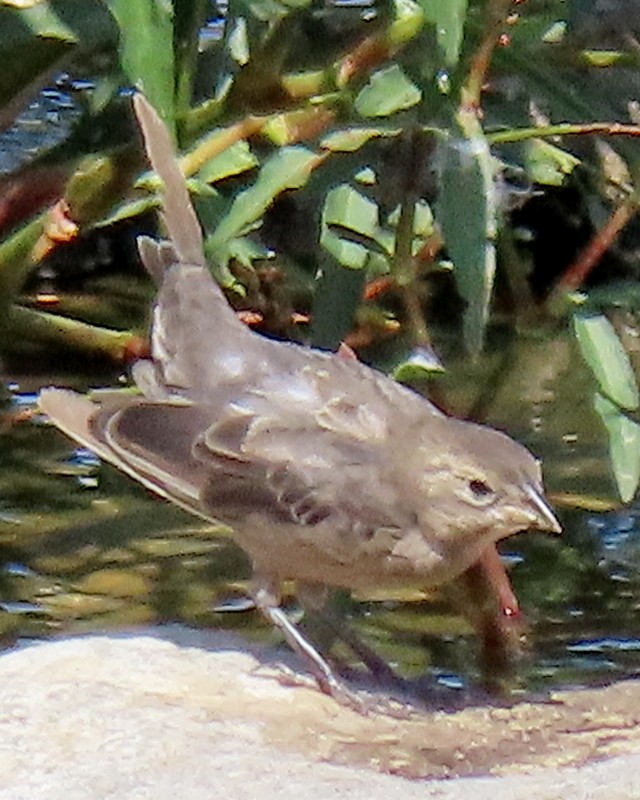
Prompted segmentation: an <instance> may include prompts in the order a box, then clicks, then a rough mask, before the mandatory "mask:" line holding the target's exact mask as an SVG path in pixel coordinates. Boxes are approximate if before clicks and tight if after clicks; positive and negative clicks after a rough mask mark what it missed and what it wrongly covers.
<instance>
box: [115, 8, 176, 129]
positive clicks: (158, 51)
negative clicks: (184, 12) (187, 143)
mask: <svg viewBox="0 0 640 800" xmlns="http://www.w3.org/2000/svg"><path fill="white" fill-rule="evenodd" d="M108 7H109V9H110V10H111V13H112V14H113V16H114V17H115V20H116V22H117V23H118V26H119V28H120V61H121V64H122V69H123V70H124V73H125V75H126V76H127V78H128V80H129V81H131V83H132V85H134V86H136V87H137V88H138V89H140V91H142V92H144V94H145V97H146V98H147V100H148V101H149V102H150V103H151V105H152V106H153V107H154V108H155V109H156V111H157V112H158V114H160V116H161V117H162V119H163V120H164V122H165V124H166V126H167V127H168V128H169V130H170V131H171V134H172V136H174V137H175V105H174V58H173V7H172V5H171V2H170V0H108Z"/></svg>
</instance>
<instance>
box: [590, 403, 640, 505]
mask: <svg viewBox="0 0 640 800" xmlns="http://www.w3.org/2000/svg"><path fill="white" fill-rule="evenodd" d="M594 405H595V409H596V411H597V413H598V414H599V415H600V417H601V419H602V421H603V423H604V425H605V427H606V429H607V432H608V434H609V453H610V455H611V465H612V467H613V474H614V477H615V479H616V484H617V486H618V492H619V493H620V498H621V500H622V502H623V503H628V502H629V501H630V500H632V499H633V498H634V496H635V494H636V492H637V490H638V484H639V483H640V425H638V423H637V422H634V420H632V419H629V417H627V416H625V415H624V414H623V413H621V411H620V409H619V408H618V407H617V406H615V405H614V404H613V403H612V402H611V401H610V400H608V399H607V398H606V397H603V396H602V395H601V394H600V393H598V392H596V396H595V403H594Z"/></svg>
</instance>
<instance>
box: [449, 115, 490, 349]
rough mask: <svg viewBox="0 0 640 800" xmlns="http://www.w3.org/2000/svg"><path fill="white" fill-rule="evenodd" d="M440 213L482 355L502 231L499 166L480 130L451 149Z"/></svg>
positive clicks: (468, 338) (467, 328) (473, 342)
mask: <svg viewBox="0 0 640 800" xmlns="http://www.w3.org/2000/svg"><path fill="white" fill-rule="evenodd" d="M478 127H479V126H478ZM438 212H439V213H438V216H439V219H440V224H441V227H442V232H443V234H444V239H445V243H446V248H447V252H448V253H449V256H450V257H451V260H452V261H453V263H454V276H455V280H456V285H457V287H458V291H459V292H460V295H461V297H462V299H463V300H464V301H465V302H466V303H467V307H466V309H465V312H464V317H463V333H464V339H465V343H466V346H467V349H468V350H469V352H470V353H472V354H473V355H477V354H478V353H479V352H480V351H481V350H482V347H483V344H484V334H485V328H486V325H487V319H488V316H489V302H490V300H491V291H492V288H493V280H494V276H495V265H496V254H495V243H494V240H495V237H496V230H497V220H496V201H495V188H494V183H493V164H492V160H491V153H490V151H489V146H488V144H487V141H486V139H485V138H484V136H483V135H482V132H481V131H480V130H478V132H477V133H476V135H473V136H471V137H469V138H465V139H457V140H456V141H454V142H452V143H451V144H450V145H449V146H448V147H447V149H446V152H445V154H444V163H443V169H442V172H441V191H440V198H439V204H438Z"/></svg>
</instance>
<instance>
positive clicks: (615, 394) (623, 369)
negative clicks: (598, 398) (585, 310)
mask: <svg viewBox="0 0 640 800" xmlns="http://www.w3.org/2000/svg"><path fill="white" fill-rule="evenodd" d="M573 326H574V330H575V332H576V337H577V339H578V344H579V345H580V350H581V352H582V356H583V358H584V360H585V361H586V362H587V364H588V365H589V366H590V367H591V370H592V372H593V374H594V375H595V378H596V380H597V381H598V384H599V386H600V390H601V391H602V393H603V394H605V395H606V396H607V397H608V398H609V399H610V400H612V401H613V402H614V403H615V404H616V405H617V406H619V407H620V408H624V409H627V410H629V411H636V410H637V409H638V407H639V406H640V396H639V393H638V384H637V381H636V377H635V375H634V372H633V368H632V366H631V361H630V360H629V356H628V355H627V353H626V352H625V349H624V347H623V346H622V342H621V341H620V339H619V338H618V335H617V334H616V332H615V329H614V327H613V325H612V324H611V323H610V322H609V320H608V319H607V318H606V317H605V316H604V314H589V315H586V314H585V315H583V314H576V315H575V316H574V318H573Z"/></svg>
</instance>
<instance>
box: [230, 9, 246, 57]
mask: <svg viewBox="0 0 640 800" xmlns="http://www.w3.org/2000/svg"><path fill="white" fill-rule="evenodd" d="M227 46H228V48H229V52H230V53H231V57H232V58H233V60H234V61H235V62H236V64H239V65H240V66H241V67H244V66H245V64H248V63H249V58H250V52H249V36H248V33H247V20H246V19H245V18H244V17H237V19H235V20H233V21H232V28H231V31H230V32H229V35H228V37H227Z"/></svg>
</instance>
